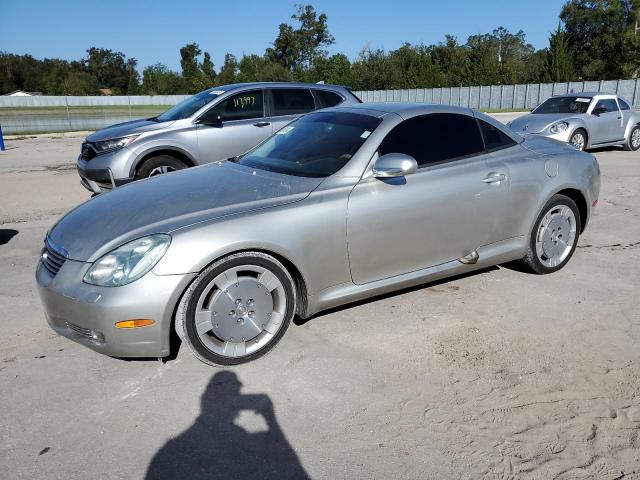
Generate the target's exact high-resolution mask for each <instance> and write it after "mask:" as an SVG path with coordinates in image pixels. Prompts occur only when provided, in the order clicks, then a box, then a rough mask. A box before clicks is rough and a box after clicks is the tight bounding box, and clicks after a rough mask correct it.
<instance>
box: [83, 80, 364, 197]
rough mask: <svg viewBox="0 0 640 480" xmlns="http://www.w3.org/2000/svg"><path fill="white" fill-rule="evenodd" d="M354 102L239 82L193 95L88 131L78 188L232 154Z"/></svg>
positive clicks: (318, 90)
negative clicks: (151, 113) (301, 119)
mask: <svg viewBox="0 0 640 480" xmlns="http://www.w3.org/2000/svg"><path fill="white" fill-rule="evenodd" d="M349 103H352V104H353V103H360V100H359V99H358V98H357V97H356V96H355V95H354V94H353V93H351V91H350V90H349V89H348V88H346V87H341V86H335V85H324V84H306V83H264V82H258V83H241V84H233V85H223V86H221V87H215V88H210V89H208V90H205V91H203V92H200V93H198V94H196V95H193V96H192V97H189V98H187V99H186V100H184V101H183V102H181V103H179V104H177V105H176V106H174V107H173V108H170V109H169V110H167V111H166V112H164V113H163V114H161V115H158V116H157V117H154V118H148V119H141V120H134V121H131V122H125V123H120V124H117V125H112V126H111V127H107V128H104V129H102V130H99V131H97V132H95V133H93V134H91V135H89V136H88V137H87V138H86V140H85V142H84V143H83V144H82V151H81V153H80V157H78V163H77V167H78V173H79V174H80V178H81V182H82V185H84V187H86V188H87V189H88V190H90V191H91V192H94V193H101V192H103V191H105V190H111V189H112V188H115V187H117V186H120V185H123V184H125V183H128V182H131V181H133V180H139V179H141V178H146V177H152V176H155V175H160V174H163V173H168V172H171V171H174V170H180V169H183V168H187V167H191V166H195V165H201V164H204V163H209V162H216V161H220V160H225V159H227V158H232V157H235V156H238V155H240V154H242V153H244V152H246V151H247V150H249V149H250V148H252V147H254V146H255V145H257V144H258V143H260V142H261V141H263V140H265V139H266V138H267V137H269V136H270V135H271V134H272V133H274V132H276V131H278V130H280V129H281V128H282V127H284V126H285V125H286V124H287V123H289V122H291V121H292V120H293V119H294V118H296V117H298V116H300V115H302V114H304V113H307V112H310V111H312V110H318V109H321V108H327V107H333V106H336V105H340V104H349Z"/></svg>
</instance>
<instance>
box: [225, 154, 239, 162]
mask: <svg viewBox="0 0 640 480" xmlns="http://www.w3.org/2000/svg"><path fill="white" fill-rule="evenodd" d="M241 156H242V155H236V156H235V157H229V158H227V162H233V163H238V160H240V157H241Z"/></svg>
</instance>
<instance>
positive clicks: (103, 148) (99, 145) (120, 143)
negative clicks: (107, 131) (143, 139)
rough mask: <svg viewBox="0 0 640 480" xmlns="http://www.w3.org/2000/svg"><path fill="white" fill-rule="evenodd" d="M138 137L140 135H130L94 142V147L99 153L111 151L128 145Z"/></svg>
mask: <svg viewBox="0 0 640 480" xmlns="http://www.w3.org/2000/svg"><path fill="white" fill-rule="evenodd" d="M138 137H139V135H128V136H126V137H120V138H111V139H109V140H103V141H102V142H94V143H93V147H94V148H95V149H96V152H98V153H106V152H111V151H114V150H120V149H121V148H124V147H126V146H127V145H129V144H130V143H131V142H133V141H134V140H135V139H136V138H138Z"/></svg>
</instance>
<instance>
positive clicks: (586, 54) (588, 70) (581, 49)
mask: <svg viewBox="0 0 640 480" xmlns="http://www.w3.org/2000/svg"><path fill="white" fill-rule="evenodd" d="M638 8H640V3H639V2H638V0H571V1H569V2H567V3H566V4H565V5H564V6H563V7H562V11H561V13H560V19H561V20H562V22H563V23H564V25H565V30H566V36H567V42H568V44H569V50H570V52H571V55H572V57H573V63H574V65H575V67H576V70H577V73H578V74H579V75H580V76H581V77H582V78H584V79H587V80H597V79H604V80H607V79H615V78H621V77H622V76H623V75H624V73H625V70H627V71H628V70H629V68H628V67H625V61H628V60H627V59H629V58H633V56H634V51H637V50H636V49H637V48H638V47H637V44H634V43H633V42H629V33H630V30H631V29H634V28H635V21H636V12H637V11H638ZM634 33H635V32H634ZM625 47H628V48H629V49H630V51H629V52H627V51H626V50H627V49H626V48H625ZM631 70H633V67H632V68H631Z"/></svg>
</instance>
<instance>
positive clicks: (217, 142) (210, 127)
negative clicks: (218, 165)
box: [196, 90, 271, 163]
mask: <svg viewBox="0 0 640 480" xmlns="http://www.w3.org/2000/svg"><path fill="white" fill-rule="evenodd" d="M218 116H219V118H220V121H217V120H216V118H217V117H218ZM196 122H197V123H198V125H197V137H198V148H199V151H200V161H201V162H202V163H207V162H215V161H219V160H226V159H227V158H231V157H235V156H236V155H241V154H243V153H244V152H246V151H247V150H249V149H251V148H253V147H254V146H256V145H257V144H258V143H260V142H261V141H263V140H265V139H266V138H267V137H269V136H270V135H271V124H270V122H269V121H267V120H266V119H265V118H264V92H263V91H262V90H249V91H244V92H241V93H236V94H235V95H232V96H230V97H228V98H226V99H224V100H222V101H221V102H219V103H218V104H216V105H214V106H213V107H212V108H210V109H209V110H208V111H207V112H206V113H204V114H203V115H202V116H201V117H200V118H199V119H198V120H196Z"/></svg>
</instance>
